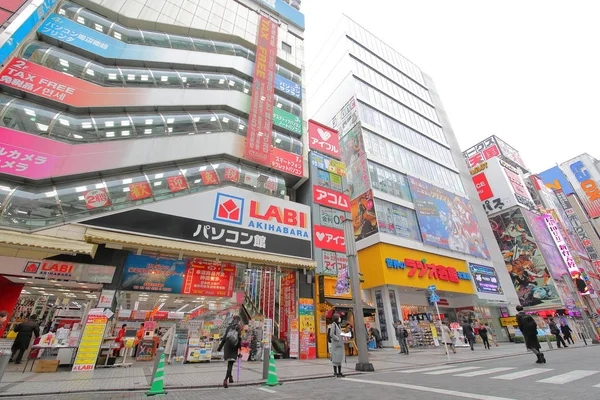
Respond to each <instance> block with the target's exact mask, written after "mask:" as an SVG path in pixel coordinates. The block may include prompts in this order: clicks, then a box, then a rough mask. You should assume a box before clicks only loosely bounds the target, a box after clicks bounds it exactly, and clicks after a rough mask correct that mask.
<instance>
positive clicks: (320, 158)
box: [310, 153, 346, 176]
mask: <svg viewBox="0 0 600 400" xmlns="http://www.w3.org/2000/svg"><path fill="white" fill-rule="evenodd" d="M310 162H311V164H312V165H313V166H315V167H317V168H318V169H321V170H323V171H329V172H332V173H334V174H336V175H340V176H346V164H344V163H343V162H342V161H338V160H334V159H333V158H329V157H327V156H324V155H321V154H315V153H311V155H310Z"/></svg>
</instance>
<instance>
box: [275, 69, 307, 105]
mask: <svg viewBox="0 0 600 400" xmlns="http://www.w3.org/2000/svg"><path fill="white" fill-rule="evenodd" d="M275 89H277V90H280V91H282V92H283V93H286V94H289V95H290V96H293V97H295V98H297V99H298V100H302V86H300V85H299V84H297V83H296V82H292V81H291V80H289V79H287V78H284V77H283V76H281V75H275Z"/></svg>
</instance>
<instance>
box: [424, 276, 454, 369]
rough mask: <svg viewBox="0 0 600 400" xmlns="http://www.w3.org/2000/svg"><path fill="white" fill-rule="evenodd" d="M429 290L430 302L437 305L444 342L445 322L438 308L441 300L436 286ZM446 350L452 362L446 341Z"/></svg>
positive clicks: (429, 287) (430, 287) (436, 309)
mask: <svg viewBox="0 0 600 400" xmlns="http://www.w3.org/2000/svg"><path fill="white" fill-rule="evenodd" d="M427 289H428V290H429V293H430V297H429V301H431V302H432V303H433V304H435V311H436V312H437V315H438V320H439V321H440V330H441V332H442V341H443V340H444V334H443V329H444V328H443V327H442V325H443V324H444V322H443V321H442V314H440V307H439V306H438V301H440V298H439V296H438V295H437V293H436V292H435V290H436V289H437V288H436V287H435V285H431V286H428V287H427ZM434 326H435V325H434ZM444 348H445V349H446V357H447V358H448V361H450V352H448V343H446V342H445V341H444Z"/></svg>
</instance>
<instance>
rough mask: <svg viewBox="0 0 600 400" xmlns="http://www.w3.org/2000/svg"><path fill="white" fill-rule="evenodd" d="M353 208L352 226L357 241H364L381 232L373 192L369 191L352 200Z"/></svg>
mask: <svg viewBox="0 0 600 400" xmlns="http://www.w3.org/2000/svg"><path fill="white" fill-rule="evenodd" d="M351 208H352V226H353V227H354V237H355V239H356V240H361V239H364V238H366V237H369V236H371V235H373V234H375V233H377V232H378V231H379V227H378V224H377V215H376V213H375V202H374V200H373V191H372V190H368V191H366V192H365V193H363V194H362V195H360V196H358V197H357V198H355V199H354V200H352V203H351Z"/></svg>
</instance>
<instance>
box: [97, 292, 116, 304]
mask: <svg viewBox="0 0 600 400" xmlns="http://www.w3.org/2000/svg"><path fill="white" fill-rule="evenodd" d="M115 293H116V290H107V289H103V290H102V292H101V293H100V299H99V300H98V305H97V306H96V307H98V308H110V307H112V303H113V301H114V299H115Z"/></svg>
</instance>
